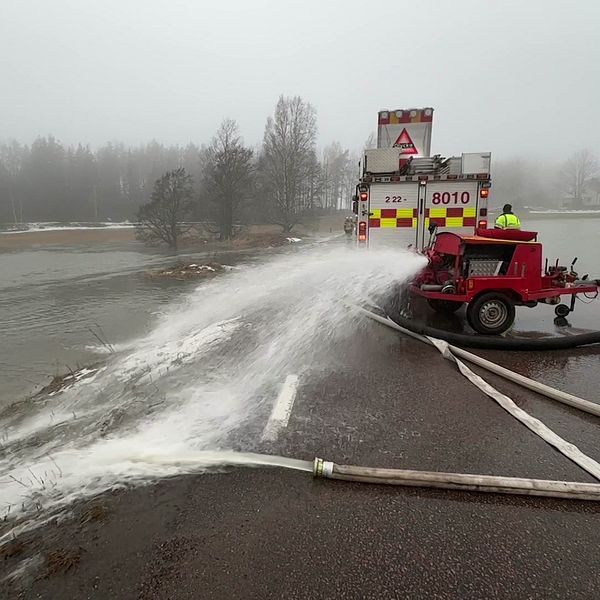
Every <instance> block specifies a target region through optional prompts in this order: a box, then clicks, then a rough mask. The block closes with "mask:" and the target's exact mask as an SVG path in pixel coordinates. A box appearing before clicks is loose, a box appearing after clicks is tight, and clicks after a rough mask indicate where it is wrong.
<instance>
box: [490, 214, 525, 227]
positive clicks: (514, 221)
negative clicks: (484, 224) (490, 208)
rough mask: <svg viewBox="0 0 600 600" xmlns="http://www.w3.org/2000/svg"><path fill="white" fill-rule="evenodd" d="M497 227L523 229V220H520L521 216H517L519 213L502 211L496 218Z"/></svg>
mask: <svg viewBox="0 0 600 600" xmlns="http://www.w3.org/2000/svg"><path fill="white" fill-rule="evenodd" d="M496 228H497V229H521V221H519V217H517V215H513V214H512V213H502V214H501V215H500V216H499V217H498V218H497V219H496Z"/></svg>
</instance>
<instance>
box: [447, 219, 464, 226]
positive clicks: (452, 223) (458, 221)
mask: <svg viewBox="0 0 600 600" xmlns="http://www.w3.org/2000/svg"><path fill="white" fill-rule="evenodd" d="M462 226H463V218H462V217H446V225H444V227H462Z"/></svg>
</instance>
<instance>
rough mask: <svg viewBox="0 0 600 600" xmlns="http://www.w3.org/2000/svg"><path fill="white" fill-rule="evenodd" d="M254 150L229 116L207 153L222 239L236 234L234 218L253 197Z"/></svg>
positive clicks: (207, 181)
mask: <svg viewBox="0 0 600 600" xmlns="http://www.w3.org/2000/svg"><path fill="white" fill-rule="evenodd" d="M253 154H254V153H253V151H252V149H250V148H246V147H245V146H244V144H243V141H242V138H241V137H240V134H239V130H238V126H237V123H236V122H235V121H234V120H232V119H225V120H224V121H223V122H222V123H221V127H220V128H219V130H218V131H217V134H216V135H215V137H214V138H213V140H212V143H211V145H210V146H209V147H208V148H207V150H206V153H205V161H206V162H205V174H204V185H205V193H206V194H207V196H208V198H209V200H210V201H211V204H213V206H214V213H215V215H216V222H217V225H218V227H219V235H220V239H221V240H229V239H231V237H232V234H233V221H234V218H235V217H236V213H237V211H238V208H239V207H240V205H241V203H242V202H244V201H245V200H247V199H248V198H249V197H250V196H251V192H252V187H253V171H254V165H253V164H252V158H253Z"/></svg>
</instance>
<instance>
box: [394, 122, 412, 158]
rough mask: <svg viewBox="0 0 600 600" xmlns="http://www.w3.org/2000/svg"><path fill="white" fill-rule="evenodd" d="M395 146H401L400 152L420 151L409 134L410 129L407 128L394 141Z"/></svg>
mask: <svg viewBox="0 0 600 600" xmlns="http://www.w3.org/2000/svg"><path fill="white" fill-rule="evenodd" d="M392 147H393V148H400V150H401V152H400V154H419V151H418V150H417V148H416V147H415V145H414V144H413V141H412V140H411V139H410V135H408V131H406V128H404V129H403V130H402V132H401V133H400V135H399V136H398V139H397V140H396V141H395V142H394V145H393V146H392Z"/></svg>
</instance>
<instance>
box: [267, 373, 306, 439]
mask: <svg viewBox="0 0 600 600" xmlns="http://www.w3.org/2000/svg"><path fill="white" fill-rule="evenodd" d="M298 382H299V378H298V375H288V376H287V377H286V378H285V381H284V383H283V385H282V386H281V390H280V392H279V396H277V400H275V405H274V406H273V410H272V411H271V416H270V417H269V420H268V421H267V424H266V425H265V429H264V431H263V434H262V440H263V442H264V441H271V442H272V441H274V440H275V439H276V438H277V434H278V433H279V430H280V429H282V428H283V427H287V424H288V421H289V420H290V415H291V414H292V408H293V407H294V400H295V399H296V392H297V390H298Z"/></svg>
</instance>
